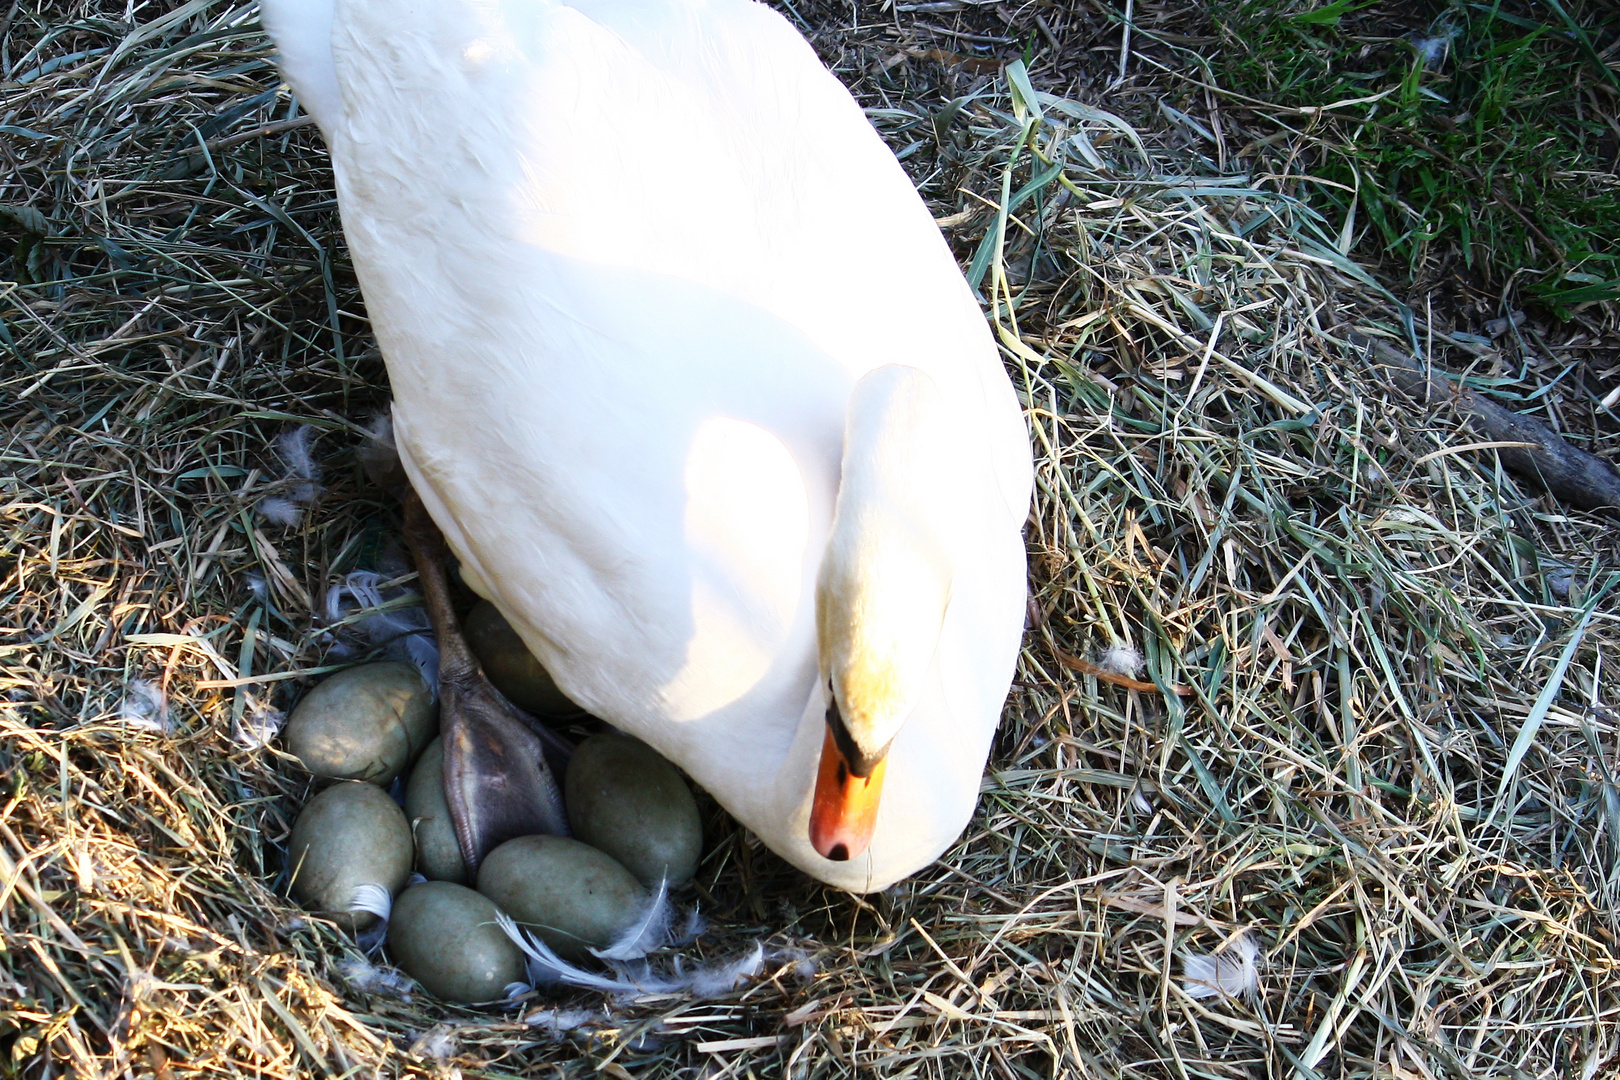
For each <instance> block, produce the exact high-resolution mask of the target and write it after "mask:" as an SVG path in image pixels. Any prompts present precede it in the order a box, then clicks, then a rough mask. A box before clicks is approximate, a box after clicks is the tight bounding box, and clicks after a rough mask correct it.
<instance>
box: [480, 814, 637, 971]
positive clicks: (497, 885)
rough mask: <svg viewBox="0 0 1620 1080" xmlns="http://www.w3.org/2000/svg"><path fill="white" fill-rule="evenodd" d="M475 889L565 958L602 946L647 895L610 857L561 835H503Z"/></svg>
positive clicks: (626, 925) (632, 916)
mask: <svg viewBox="0 0 1620 1080" xmlns="http://www.w3.org/2000/svg"><path fill="white" fill-rule="evenodd" d="M478 891H479V892H481V893H483V894H484V895H485V896H487V897H489V899H490V900H492V901H494V903H495V905H496V906H497V907H499V908H500V909H501V910H502V911H504V912H506V913H507V914H508V915H510V916H512V918H513V919H516V920H517V921H518V922H519V923H522V924H524V925H525V926H527V927H528V928H529V929H531V930H533V931H535V932H536V933H538V934H539V935H540V936H541V937H542V938H543V939H545V942H546V944H547V945H549V946H551V948H552V949H553V950H555V951H556V953H557V955H558V956H560V957H562V958H563V959H564V960H571V961H578V960H584V959H586V958H588V957H589V956H590V950H591V949H593V948H596V949H602V948H606V947H607V946H608V945H609V944H611V943H612V941H613V939H614V938H616V937H618V936H619V935H620V934H621V933H623V932H624V931H625V930H626V929H628V928H629V927H630V926H632V925H633V924H634V923H635V921H636V920H637V919H638V918H640V917H641V916H642V915H643V914H644V913H645V911H646V909H647V904H648V901H649V899H650V898H649V896H648V894H647V890H645V889H643V888H642V887H641V884H640V882H638V881H636V879H635V878H634V877H633V876H631V873H630V871H628V870H626V869H625V868H624V867H622V866H620V865H619V864H618V863H617V862H615V861H614V860H613V858H612V857H610V856H608V855H605V854H603V853H602V852H600V851H598V850H596V849H595V848H593V847H591V846H589V845H587V844H582V843H580V842H579V841H578V840H570V839H568V838H566V837H562V836H520V837H518V838H517V839H516V840H508V841H507V842H506V843H504V844H502V845H501V846H500V847H498V848H496V849H495V850H494V851H492V852H490V853H489V854H488V855H487V856H485V858H484V861H483V863H482V864H481V865H480V866H479V867H478Z"/></svg>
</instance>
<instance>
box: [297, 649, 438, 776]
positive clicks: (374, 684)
mask: <svg viewBox="0 0 1620 1080" xmlns="http://www.w3.org/2000/svg"><path fill="white" fill-rule="evenodd" d="M438 727H439V713H438V709H437V708H435V707H434V704H433V695H432V694H430V693H429V692H428V688H427V684H426V683H424V682H423V681H422V676H421V675H420V674H418V673H417V670H416V668H414V667H412V666H411V665H410V664H398V663H392V662H390V663H383V664H362V665H360V666H359V667H352V668H349V669H348V670H347V671H340V672H338V673H337V674H336V675H333V676H332V677H331V678H330V679H327V680H326V681H325V682H323V683H321V684H320V685H318V686H316V687H315V688H314V689H313V690H311V691H310V692H309V693H307V694H305V695H304V697H303V700H301V701H299V703H298V705H297V707H296V708H294V709H293V711H292V716H290V717H288V719H287V729H286V739H287V749H288V751H289V752H290V753H292V755H293V756H294V757H296V758H297V759H298V760H299V761H300V762H301V763H303V766H304V768H306V769H308V770H309V771H310V772H312V773H314V774H315V775H316V776H324V777H329V778H331V779H336V780H370V781H371V782H372V783H375V784H388V783H391V782H392V781H393V779H394V777H396V776H398V775H399V774H400V773H401V772H403V771H404V770H405V768H406V767H407V766H409V765H410V763H411V761H412V760H414V759H415V757H416V755H417V754H419V753H421V752H422V748H423V747H424V746H426V745H427V744H428V740H429V739H431V738H433V735H434V733H435V732H436V731H437V730H438Z"/></svg>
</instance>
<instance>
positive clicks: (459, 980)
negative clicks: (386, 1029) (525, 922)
mask: <svg viewBox="0 0 1620 1080" xmlns="http://www.w3.org/2000/svg"><path fill="white" fill-rule="evenodd" d="M499 914H500V912H499V910H498V909H497V908H496V907H495V905H494V904H493V903H491V902H490V901H489V899H488V898H487V897H484V896H481V895H479V894H478V893H476V892H474V891H473V890H471V889H469V888H467V887H466V886H465V885H456V884H454V883H452V882H449V881H425V882H422V883H421V884H419V885H412V886H411V887H410V888H408V889H406V890H405V891H404V892H403V893H401V894H400V897H399V899H398V900H395V901H394V911H393V914H392V916H391V917H390V918H389V920H388V951H389V952H390V953H392V954H393V957H394V960H395V961H396V962H397V963H398V964H399V966H400V967H401V968H403V969H404V970H405V973H406V974H407V975H409V976H410V977H411V978H413V979H415V980H416V981H417V982H419V983H421V984H422V985H423V986H424V987H426V988H427V990H428V992H429V993H431V994H433V995H435V996H436V997H441V998H443V999H445V1000H446V1001H461V1002H467V1003H469V1004H470V1003H472V1002H478V1001H495V1000H497V999H498V998H500V997H502V996H503V994H504V992H505V990H506V988H507V987H508V986H509V985H511V984H512V983H515V982H519V981H521V980H522V979H523V953H522V952H521V951H520V950H519V949H518V947H517V946H516V945H515V944H513V942H512V939H511V938H509V937H507V936H506V934H505V933H504V932H503V931H502V930H501V928H500V927H499V926H497V925H496V924H495V917H496V916H497V915H499Z"/></svg>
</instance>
